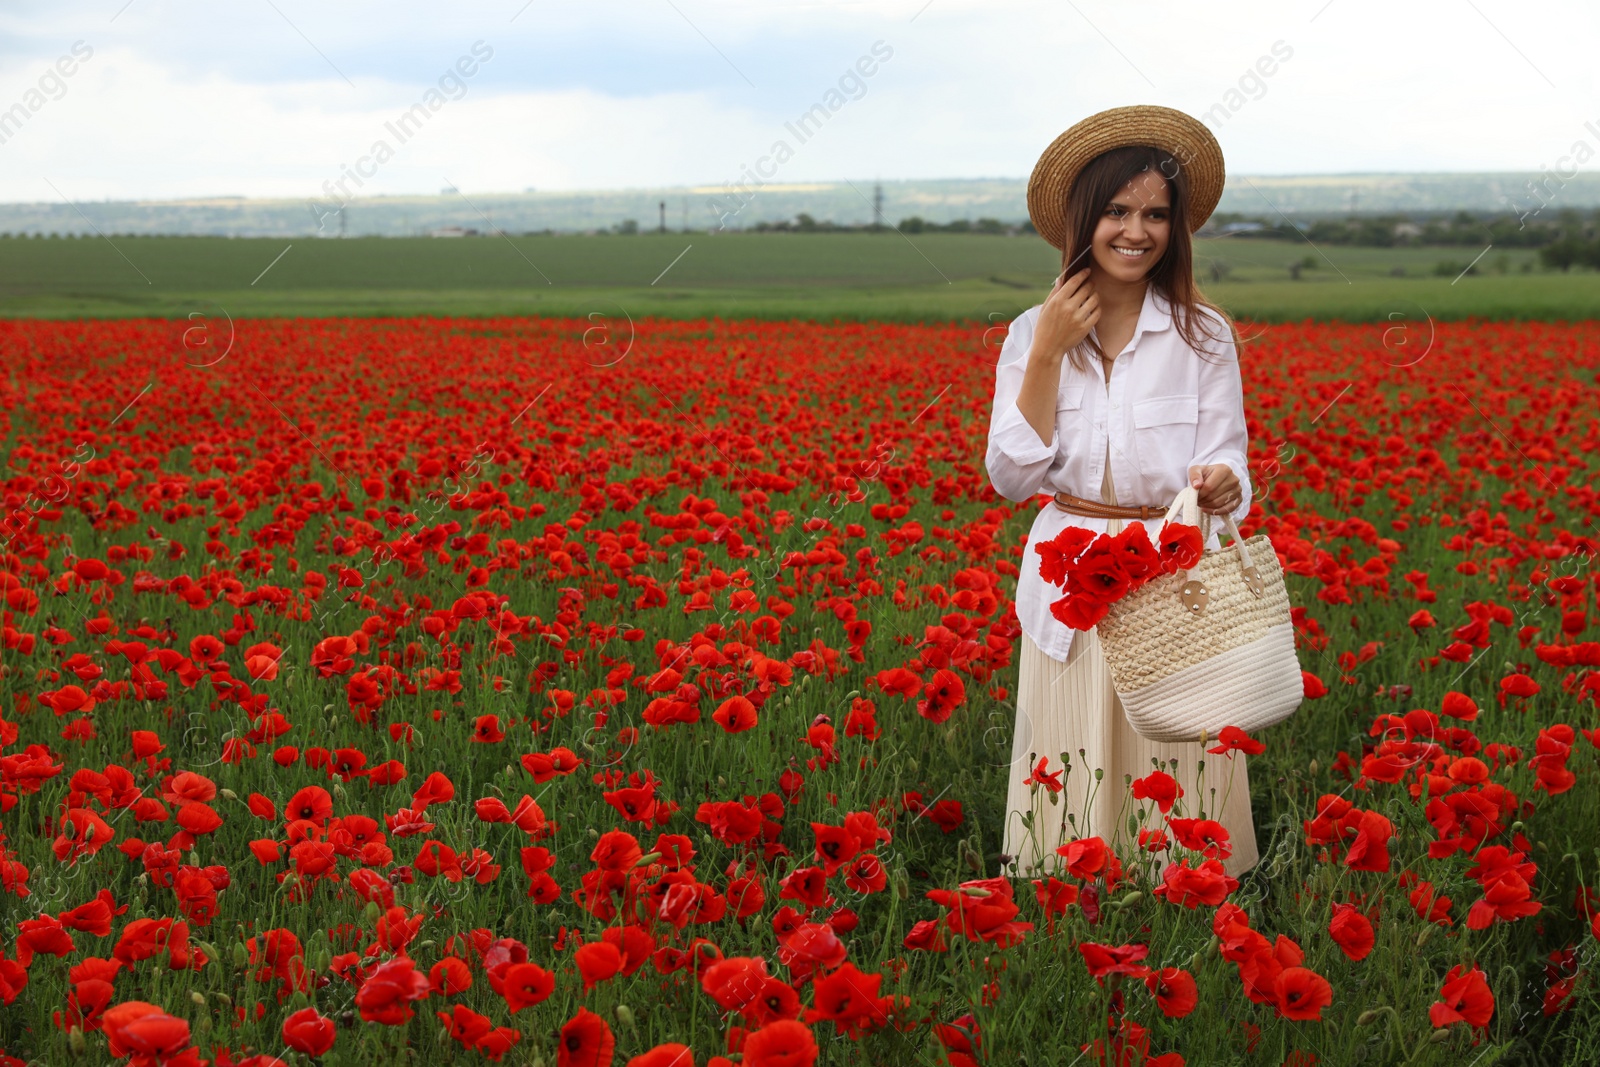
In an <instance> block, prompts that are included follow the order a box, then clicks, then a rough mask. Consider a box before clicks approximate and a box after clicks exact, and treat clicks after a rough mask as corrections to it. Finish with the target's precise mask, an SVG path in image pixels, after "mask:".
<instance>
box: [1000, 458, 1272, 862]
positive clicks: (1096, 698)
mask: <svg viewBox="0 0 1600 1067" xmlns="http://www.w3.org/2000/svg"><path fill="white" fill-rule="evenodd" d="M1110 467H1111V465H1110V463H1109V462H1108V463H1107V464H1106V477H1105V481H1104V483H1103V484H1102V486H1101V499H1103V500H1105V501H1106V502H1107V503H1116V493H1115V489H1114V488H1113V486H1112V484H1111V469H1110ZM1121 527H1122V523H1121V522H1120V521H1119V520H1116V519H1113V520H1111V523H1110V532H1111V533H1113V534H1115V533H1117V532H1119V531H1120V530H1121ZM1041 756H1043V757H1047V758H1048V759H1049V763H1048V764H1047V765H1046V768H1045V770H1046V771H1047V772H1055V771H1060V770H1062V769H1063V766H1064V765H1065V766H1068V767H1069V769H1068V771H1067V772H1066V773H1064V774H1062V775H1061V782H1062V784H1063V786H1064V787H1065V788H1064V789H1063V790H1062V791H1061V792H1060V793H1057V794H1054V799H1055V803H1053V804H1052V803H1051V802H1050V798H1051V794H1050V792H1049V791H1048V790H1047V789H1046V788H1045V787H1044V786H1029V785H1027V784H1024V781H1023V779H1025V778H1027V777H1028V776H1029V775H1030V774H1031V773H1032V771H1033V768H1034V767H1035V766H1036V765H1037V763H1038V761H1039V758H1040V757H1041ZM1246 759H1247V757H1246V756H1245V755H1244V753H1242V752H1234V753H1232V754H1230V755H1212V754H1210V753H1208V752H1206V751H1205V746H1203V745H1201V744H1200V743H1199V742H1182V743H1166V742H1156V741H1149V740H1146V739H1145V738H1143V737H1141V736H1140V735H1139V734H1138V733H1136V732H1134V729H1133V727H1132V726H1130V725H1129V724H1128V718H1127V716H1126V715H1125V714H1124V713H1123V710H1122V702H1121V701H1120V700H1119V699H1118V698H1117V693H1116V690H1115V689H1113V688H1112V686H1111V670H1110V668H1109V667H1108V666H1107V665H1106V660H1105V656H1104V655H1103V654H1102V652H1101V649H1100V630H1099V627H1091V628H1090V629H1088V630H1084V631H1080V632H1079V633H1077V634H1076V635H1074V637H1073V640H1072V648H1071V649H1070V650H1069V651H1068V653H1067V659H1066V662H1065V663H1063V662H1061V661H1059V660H1056V659H1052V658H1051V657H1050V656H1049V655H1047V654H1046V653H1045V652H1044V651H1043V650H1042V649H1040V648H1039V646H1038V645H1037V644H1036V643H1035V642H1034V640H1033V638H1031V637H1029V636H1028V635H1027V634H1026V633H1024V634H1023V635H1022V655H1021V664H1020V667H1019V670H1018V679H1017V716H1016V725H1015V730H1014V733H1013V734H1012V746H1011V763H1010V776H1009V787H1008V790H1007V796H1006V826H1005V834H1004V844H1003V845H1002V850H1003V851H1004V852H1005V853H1006V854H1007V855H1008V856H1014V857H1016V858H1017V859H1018V866H1017V867H1016V868H1015V874H1016V875H1017V876H1021V877H1027V876H1037V874H1038V873H1039V872H1038V870H1035V868H1036V867H1038V868H1039V869H1040V870H1043V871H1045V872H1047V873H1058V872H1059V870H1060V869H1061V864H1062V863H1063V860H1062V858H1061V857H1060V856H1059V855H1057V854H1056V852H1055V849H1056V847H1057V846H1058V845H1063V844H1065V843H1067V842H1068V841H1071V840H1073V839H1074V838H1078V837H1099V838H1101V839H1102V840H1104V841H1105V842H1106V843H1107V844H1108V845H1110V846H1111V847H1112V850H1113V851H1115V852H1116V853H1117V854H1118V855H1119V856H1121V857H1122V858H1123V863H1124V866H1125V867H1126V866H1127V865H1128V864H1129V863H1130V861H1131V860H1133V859H1134V858H1136V853H1137V850H1138V847H1139V838H1138V830H1139V828H1140V827H1148V828H1150V829H1152V830H1158V829H1160V828H1161V827H1162V826H1163V825H1164V824H1165V820H1164V818H1163V816H1162V814H1161V812H1160V809H1159V808H1158V807H1157V806H1156V802H1155V801H1154V800H1143V801H1141V800H1135V799H1134V797H1133V795H1132V792H1131V790H1130V788H1129V783H1130V782H1131V781H1132V780H1133V779H1135V778H1143V777H1144V776H1145V775H1147V774H1149V773H1150V772H1151V771H1155V770H1162V771H1166V772H1167V773H1168V774H1170V775H1172V777H1174V778H1175V779H1177V781H1178V784H1179V785H1180V786H1181V787H1182V789H1183V796H1182V797H1181V798H1180V799H1179V800H1178V801H1177V802H1176V804H1175V805H1174V806H1173V808H1172V811H1171V813H1170V814H1171V815H1172V816H1174V817H1179V818H1207V819H1215V820H1216V821H1217V822H1219V823H1221V824H1222V826H1223V828H1224V829H1226V830H1227V831H1228V836H1229V841H1230V844H1231V846H1232V849H1233V851H1232V854H1231V855H1230V856H1228V857H1227V858H1225V859H1224V860H1223V861H1222V865H1223V868H1224V870H1226V871H1227V873H1228V874H1229V875H1231V876H1233V877H1238V876H1239V875H1240V874H1241V873H1243V872H1244V871H1247V870H1249V869H1250V868H1251V867H1253V866H1255V864H1256V861H1257V860H1258V859H1259V854H1258V853H1257V851H1256V833H1255V822H1254V820H1253V818H1252V816H1251V811H1250V776H1249V771H1248V768H1247V766H1246V762H1245V761H1246ZM1202 763H1203V764H1204V770H1203V778H1202V770H1201V764H1202ZM1096 769H1099V770H1101V771H1103V772H1104V774H1103V775H1102V776H1101V778H1100V780H1099V781H1096V779H1095V771H1096ZM1141 807H1142V808H1143V809H1145V811H1146V812H1147V815H1146V817H1145V818H1144V820H1143V821H1142V822H1137V823H1136V824H1135V825H1134V828H1133V829H1132V830H1131V831H1130V829H1129V819H1130V817H1133V818H1137V816H1138V814H1139V810H1140V808H1141ZM1029 811H1031V812H1032V813H1033V819H1032V828H1031V830H1030V829H1027V828H1025V827H1024V826H1023V820H1022V816H1023V813H1025V812H1029ZM1171 836H1172V835H1171V834H1170V833H1169V834H1168V837H1169V839H1170V838H1171ZM1174 846H1175V847H1176V842H1174ZM1144 855H1145V856H1146V857H1148V859H1149V861H1150V863H1151V866H1152V869H1153V871H1154V872H1155V873H1156V874H1158V875H1159V872H1160V871H1161V869H1162V868H1163V867H1164V866H1165V864H1166V863H1167V862H1168V858H1169V857H1168V854H1167V853H1164V852H1163V853H1159V854H1150V853H1145V854H1144ZM1190 862H1191V864H1193V865H1198V864H1199V862H1200V858H1199V857H1197V856H1191V860H1190Z"/></svg>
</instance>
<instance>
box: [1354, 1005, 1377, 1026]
mask: <svg viewBox="0 0 1600 1067" xmlns="http://www.w3.org/2000/svg"><path fill="white" fill-rule="evenodd" d="M1377 1019H1378V1013H1377V1012H1376V1011H1375V1010H1373V1009H1372V1008H1368V1009H1367V1010H1366V1011H1364V1012H1362V1013H1361V1014H1360V1015H1357V1016H1356V1025H1357V1026H1371V1025H1372V1024H1373V1023H1374V1022H1376V1021H1377Z"/></svg>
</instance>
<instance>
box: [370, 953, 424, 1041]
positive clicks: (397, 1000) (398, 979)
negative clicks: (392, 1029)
mask: <svg viewBox="0 0 1600 1067" xmlns="http://www.w3.org/2000/svg"><path fill="white" fill-rule="evenodd" d="M427 995H428V979H427V977H426V976H424V975H423V974H421V973H420V972H419V971H418V970H417V969H416V966H415V965H414V964H413V963H412V962H411V961H410V960H409V959H406V958H405V957H403V956H401V957H399V958H396V959H392V960H388V961H386V962H384V963H380V964H379V965H378V967H377V969H376V970H375V971H373V972H372V974H371V975H369V976H368V977H367V980H366V981H365V982H363V983H362V984H361V988H360V989H359V990H357V991H356V997H355V1002H356V1007H357V1008H359V1009H360V1010H361V1018H362V1020H363V1021H365V1022H369V1023H371V1022H377V1023H383V1024H384V1025H385V1026H398V1025H400V1024H401V1023H403V1022H405V1021H406V1020H407V1019H410V1018H411V1017H412V1015H413V1014H414V1013H413V1012H412V1010H411V1002H412V1001H414V1000H421V999H422V998H423V997H426V996H427Z"/></svg>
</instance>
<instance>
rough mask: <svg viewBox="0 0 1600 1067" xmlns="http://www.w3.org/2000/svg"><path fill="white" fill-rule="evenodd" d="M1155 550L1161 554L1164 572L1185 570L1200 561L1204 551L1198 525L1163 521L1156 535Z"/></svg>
mask: <svg viewBox="0 0 1600 1067" xmlns="http://www.w3.org/2000/svg"><path fill="white" fill-rule="evenodd" d="M1156 545H1157V550H1158V551H1159V552H1160V554H1161V570H1162V573H1164V574H1172V573H1173V572H1175V571H1179V570H1186V569H1188V568H1190V567H1193V566H1194V565H1195V564H1197V563H1199V562H1200V557H1201V555H1203V554H1204V552H1205V542H1204V541H1202V540H1201V539H1200V527H1198V526H1190V525H1188V524H1186V523H1181V522H1168V523H1163V524H1162V527H1161V532H1160V533H1159V534H1157V535H1156Z"/></svg>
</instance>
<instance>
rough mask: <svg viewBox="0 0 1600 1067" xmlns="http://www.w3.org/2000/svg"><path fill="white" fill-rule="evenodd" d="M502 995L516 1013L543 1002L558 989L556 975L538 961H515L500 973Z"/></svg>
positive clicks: (513, 1012) (511, 1010)
mask: <svg viewBox="0 0 1600 1067" xmlns="http://www.w3.org/2000/svg"><path fill="white" fill-rule="evenodd" d="M499 978H500V990H501V992H500V995H501V996H503V997H504V998H505V1001H506V1008H507V1009H508V1010H510V1012H511V1014H513V1015H515V1014H516V1013H517V1012H519V1011H521V1010H522V1009H523V1008H531V1007H533V1006H534V1005H535V1004H540V1003H542V1002H543V1001H544V1000H545V999H546V998H547V997H549V996H550V994H551V993H554V992H555V991H556V979H555V975H553V974H551V973H550V972H549V971H547V970H545V969H544V968H543V967H541V966H539V965H538V964H537V963H526V962H524V963H513V964H511V965H510V966H508V967H506V969H505V970H504V971H502V972H501V973H500V976H499Z"/></svg>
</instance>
